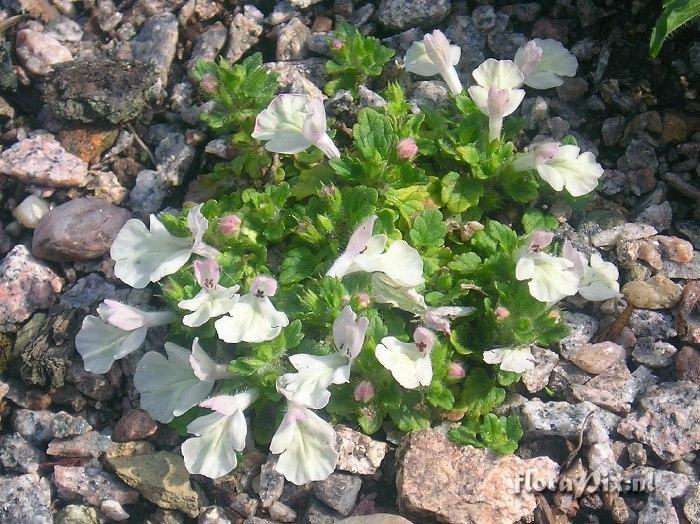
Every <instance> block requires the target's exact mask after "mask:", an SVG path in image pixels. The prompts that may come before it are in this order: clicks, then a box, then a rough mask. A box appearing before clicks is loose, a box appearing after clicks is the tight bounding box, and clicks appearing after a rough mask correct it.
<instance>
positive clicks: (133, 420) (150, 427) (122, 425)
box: [112, 409, 158, 442]
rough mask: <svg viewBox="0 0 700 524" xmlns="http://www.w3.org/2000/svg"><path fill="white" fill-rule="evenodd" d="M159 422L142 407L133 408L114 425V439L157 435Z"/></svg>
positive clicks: (116, 440) (132, 439)
mask: <svg viewBox="0 0 700 524" xmlns="http://www.w3.org/2000/svg"><path fill="white" fill-rule="evenodd" d="M156 431H158V424H157V423H156V422H154V421H153V419H152V418H151V417H150V415H149V414H148V413H146V412H145V411H144V410H142V409H132V410H131V411H129V412H127V413H126V414H125V415H123V416H122V418H121V419H119V422H117V424H116V425H115V426H114V433H113V435H112V439H113V440H114V441H115V442H131V441H134V440H144V439H147V438H148V437H151V436H153V435H155V433H156Z"/></svg>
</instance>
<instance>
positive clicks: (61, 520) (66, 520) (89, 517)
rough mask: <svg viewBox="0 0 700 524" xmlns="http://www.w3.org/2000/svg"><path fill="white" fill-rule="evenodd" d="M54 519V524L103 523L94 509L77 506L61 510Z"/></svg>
mask: <svg viewBox="0 0 700 524" xmlns="http://www.w3.org/2000/svg"><path fill="white" fill-rule="evenodd" d="M54 519H55V520H54V523H55V524H103V523H104V521H105V520H104V518H102V517H101V516H100V515H98V513H97V510H96V509H95V508H92V507H90V506H81V505H78V504H69V505H68V506H66V507H65V508H61V509H60V510H59V511H58V512H57V513H56V515H55V517H54Z"/></svg>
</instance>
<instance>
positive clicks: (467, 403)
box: [455, 368, 506, 417]
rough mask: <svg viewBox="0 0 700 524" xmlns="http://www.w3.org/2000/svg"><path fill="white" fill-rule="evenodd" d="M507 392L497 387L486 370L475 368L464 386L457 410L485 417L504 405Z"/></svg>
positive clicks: (465, 380)
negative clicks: (495, 408) (500, 405)
mask: <svg viewBox="0 0 700 524" xmlns="http://www.w3.org/2000/svg"><path fill="white" fill-rule="evenodd" d="M505 398H506V391H505V390H504V389H503V388H499V387H497V386H496V383H495V381H494V380H493V378H491V377H490V376H489V374H488V373H487V371H486V370H485V369H484V368H474V369H472V371H471V372H470V373H469V375H468V376H467V378H466V379H464V384H463V386H462V392H461V393H460V396H459V399H458V401H457V403H456V404H455V409H459V410H462V411H465V412H467V413H468V414H469V416H475V417H476V416H479V415H485V414H486V413H488V412H489V411H491V410H492V409H493V408H494V407H496V406H498V405H499V404H501V403H503V401H504V400H505Z"/></svg>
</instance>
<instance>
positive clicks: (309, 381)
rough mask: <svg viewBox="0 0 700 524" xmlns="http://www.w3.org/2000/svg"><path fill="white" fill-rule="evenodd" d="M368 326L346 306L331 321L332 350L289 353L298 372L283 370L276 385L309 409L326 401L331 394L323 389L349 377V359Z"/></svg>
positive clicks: (355, 353)
mask: <svg viewBox="0 0 700 524" xmlns="http://www.w3.org/2000/svg"><path fill="white" fill-rule="evenodd" d="M367 326H369V320H368V319H367V317H361V318H359V319H358V318H357V315H356V314H355V312H354V311H353V310H352V309H351V308H350V306H345V308H343V311H342V312H341V313H340V315H338V317H337V318H336V319H335V321H334V322H333V341H334V343H335V348H336V353H333V354H331V355H323V356H315V355H307V354H304V353H300V354H296V355H291V356H290V357H289V361H290V362H291V363H292V365H293V366H294V367H295V368H296V370H297V371H298V373H285V374H284V375H282V376H281V377H280V378H279V381H278V384H277V388H278V389H279V390H280V392H281V393H282V394H283V395H284V396H285V397H287V398H288V399H289V400H290V401H292V402H295V403H297V404H302V405H304V406H307V407H309V408H312V409H321V408H323V407H325V406H326V404H328V401H329V400H330V397H331V394H330V392H329V391H328V390H327V389H326V388H328V386H330V385H331V384H344V383H346V382H349V381H350V369H351V368H352V363H353V361H354V360H355V358H356V357H357V355H359V353H360V351H361V350H362V344H363V343H364V339H365V333H366V331H367Z"/></svg>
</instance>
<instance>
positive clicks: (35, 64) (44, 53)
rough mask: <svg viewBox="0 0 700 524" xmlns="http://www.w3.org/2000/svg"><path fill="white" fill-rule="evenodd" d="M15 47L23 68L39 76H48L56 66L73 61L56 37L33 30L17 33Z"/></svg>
mask: <svg viewBox="0 0 700 524" xmlns="http://www.w3.org/2000/svg"><path fill="white" fill-rule="evenodd" d="M15 46H16V47H15V51H16V53H17V58H18V59H19V62H20V64H22V67H24V68H25V69H26V70H27V71H29V72H30V73H32V74H34V75H38V76H46V75H48V74H49V73H50V72H51V71H52V67H51V66H53V65H54V64H59V63H61V62H69V61H70V60H73V55H72V54H71V52H70V51H69V50H68V48H67V47H66V46H64V45H63V44H61V43H60V42H59V41H58V40H56V39H55V38H54V37H52V36H50V35H48V34H46V33H40V32H39V31H34V30H32V29H21V30H20V31H17V36H16V38H15Z"/></svg>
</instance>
